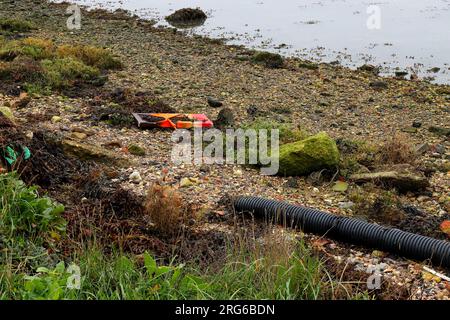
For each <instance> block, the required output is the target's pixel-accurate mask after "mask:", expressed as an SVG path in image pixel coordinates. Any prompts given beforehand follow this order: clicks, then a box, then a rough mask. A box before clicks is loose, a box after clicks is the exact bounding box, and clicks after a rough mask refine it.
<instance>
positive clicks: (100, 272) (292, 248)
mask: <svg viewBox="0 0 450 320" xmlns="http://www.w3.org/2000/svg"><path fill="white" fill-rule="evenodd" d="M0 192H1V194H2V202H1V207H0V212H1V215H0V300H10V299H14V300H20V299H32V300H35V299H46V300H47V299H48V300H53V299H54V300H58V299H82V300H94V299H95V300H98V299H101V300H130V299H138V300H144V299H145V300H153V299H164V300H167V299H177V300H180V299H181V300H182V299H227V300H228V299H314V300H315V299H326V298H330V297H333V288H335V287H336V286H338V285H339V283H338V282H336V281H334V280H331V279H332V278H331V277H330V275H329V273H328V272H327V271H326V269H325V266H324V264H323V262H322V261H321V260H320V259H319V258H317V257H315V256H314V255H313V254H312V252H311V251H310V250H309V249H308V248H307V247H306V246H304V245H302V244H301V243H300V244H298V243H297V244H294V245H292V242H289V243H288V242H285V241H281V242H279V241H278V240H277V239H275V238H274V237H273V236H272V235H273V232H269V233H267V235H268V236H264V238H263V243H264V244H263V245H260V244H258V243H256V245H255V242H254V239H253V240H252V238H248V237H245V236H243V235H241V238H240V241H236V240H234V241H232V240H229V241H228V242H227V243H228V250H227V252H228V255H227V256H226V258H225V261H220V262H218V263H211V264H210V265H209V266H208V267H205V268H202V269H200V268H199V267H198V266H197V265H195V264H193V263H192V264H191V263H187V264H181V263H179V262H176V257H173V260H172V262H171V263H168V264H167V263H163V262H162V261H157V260H156V259H155V258H154V257H153V256H152V255H151V254H150V253H147V252H146V253H144V254H143V255H139V256H136V255H129V254H126V253H124V252H121V251H120V250H113V252H112V253H108V254H106V253H104V252H103V250H102V248H101V247H99V246H98V245H95V244H90V245H88V246H86V247H83V246H82V245H81V244H80V248H79V249H78V250H76V251H71V252H70V253H68V254H67V253H66V254H64V255H63V254H62V253H60V251H59V249H58V248H59V246H58V244H59V241H61V240H62V239H63V238H62V237H64V231H65V228H66V223H65V221H64V220H63V219H62V218H61V213H62V211H63V210H64V207H63V206H62V205H60V204H57V203H55V202H54V201H52V200H51V199H49V198H47V197H42V196H39V195H38V193H37V191H36V188H35V187H27V186H25V185H24V183H23V182H21V181H20V180H19V179H18V177H17V175H16V174H15V173H8V174H2V175H0ZM238 236H239V235H238ZM242 239H243V240H242ZM249 240H250V241H249ZM243 243H245V244H246V245H243ZM249 243H250V244H251V245H248V244H249ZM78 270H79V273H78ZM78 280H79V281H78ZM77 284H79V286H76V285H77ZM347 298H352V299H353V298H357V299H360V298H367V295H366V294H364V293H357V294H354V295H352V294H349V295H348V296H347Z"/></svg>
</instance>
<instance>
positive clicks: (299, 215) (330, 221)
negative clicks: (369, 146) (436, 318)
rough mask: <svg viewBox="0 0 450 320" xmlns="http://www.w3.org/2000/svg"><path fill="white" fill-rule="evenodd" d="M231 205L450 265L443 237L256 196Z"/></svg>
mask: <svg viewBox="0 0 450 320" xmlns="http://www.w3.org/2000/svg"><path fill="white" fill-rule="evenodd" d="M234 208H235V210H236V211H237V212H251V213H253V214H254V215H255V217H259V218H263V219H266V220H268V221H272V222H275V223H282V224H283V225H285V226H288V227H292V228H297V229H301V230H302V231H304V232H307V233H314V234H317V235H320V236H326V237H328V238H331V239H336V240H340V241H344V242H348V243H351V244H354V245H360V246H364V247H369V248H374V249H378V250H382V251H386V252H390V253H394V254H398V255H400V256H403V257H406V258H409V259H415V260H419V261H424V260H429V261H431V262H432V263H433V264H434V265H438V266H443V267H446V268H450V242H447V241H443V240H437V239H433V238H430V237H425V236H422V235H418V234H414V233H410V232H405V231H401V230H398V229H395V228H388V227H382V226H379V225H377V224H373V223H368V222H365V221H362V220H359V219H355V218H349V217H342V216H336V215H333V214H330V213H327V212H323V211H319V210H316V209H311V208H306V207H301V206H294V205H290V204H288V203H285V202H278V201H274V200H268V199H264V198H259V197H239V198H237V199H235V201H234Z"/></svg>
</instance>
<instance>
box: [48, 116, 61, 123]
mask: <svg viewBox="0 0 450 320" xmlns="http://www.w3.org/2000/svg"><path fill="white" fill-rule="evenodd" d="M61 120H62V118H61V117H60V116H53V117H52V119H51V120H50V121H51V122H52V123H58V122H61Z"/></svg>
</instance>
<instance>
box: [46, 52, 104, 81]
mask: <svg viewBox="0 0 450 320" xmlns="http://www.w3.org/2000/svg"><path fill="white" fill-rule="evenodd" d="M42 67H43V68H44V72H45V78H46V82H47V84H48V85H49V86H51V87H53V88H65V87H69V86H71V85H73V84H74V82H75V81H76V80H84V81H92V80H94V79H95V78H96V77H98V76H99V75H100V72H99V70H98V69H97V68H94V67H90V66H87V65H85V64H84V63H83V62H81V61H79V60H76V59H73V58H63V59H55V60H44V61H42Z"/></svg>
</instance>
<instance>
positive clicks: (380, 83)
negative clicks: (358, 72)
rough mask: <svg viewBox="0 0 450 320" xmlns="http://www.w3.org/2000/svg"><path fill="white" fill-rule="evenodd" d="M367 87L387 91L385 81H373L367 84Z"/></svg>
mask: <svg viewBox="0 0 450 320" xmlns="http://www.w3.org/2000/svg"><path fill="white" fill-rule="evenodd" d="M369 86H370V87H371V88H373V89H376V90H380V89H387V88H388V84H387V82H385V81H380V80H378V81H373V82H371V83H370V84H369Z"/></svg>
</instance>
